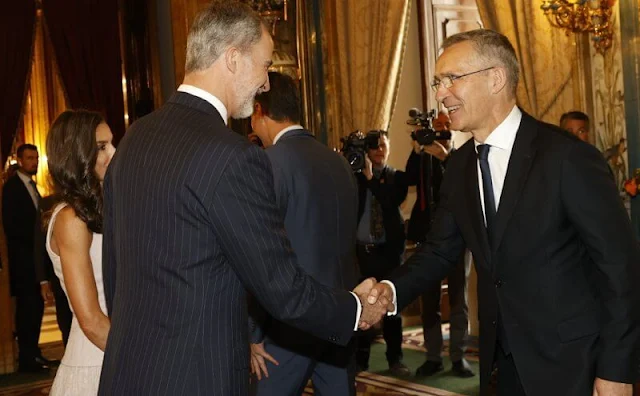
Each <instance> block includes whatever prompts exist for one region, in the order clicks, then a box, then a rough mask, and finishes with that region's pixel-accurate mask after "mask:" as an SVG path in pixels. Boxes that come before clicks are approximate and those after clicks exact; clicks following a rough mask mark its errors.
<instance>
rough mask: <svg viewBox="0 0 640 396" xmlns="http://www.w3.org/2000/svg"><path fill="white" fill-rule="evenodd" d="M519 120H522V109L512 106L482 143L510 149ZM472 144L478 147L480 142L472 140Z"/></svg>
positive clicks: (518, 126)
mask: <svg viewBox="0 0 640 396" xmlns="http://www.w3.org/2000/svg"><path fill="white" fill-rule="evenodd" d="M520 121H522V111H520V109H519V108H518V106H513V109H512V110H511V112H510V113H509V115H508V116H507V118H505V119H504V120H503V121H502V122H501V123H500V125H498V127H497V128H496V129H494V130H493V132H491V133H490V134H489V136H488V137H487V140H485V142H484V143H485V144H488V145H490V146H491V147H497V148H499V149H502V150H507V151H511V149H512V148H513V143H514V142H515V140H516V134H517V133H518V128H520ZM474 144H475V146H476V147H478V145H480V144H482V143H479V142H478V141H477V140H474Z"/></svg>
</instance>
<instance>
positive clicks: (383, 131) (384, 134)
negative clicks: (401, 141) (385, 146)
mask: <svg viewBox="0 0 640 396" xmlns="http://www.w3.org/2000/svg"><path fill="white" fill-rule="evenodd" d="M369 133H377V134H379V135H380V136H384V137H386V138H387V139H388V138H389V131H385V130H384V129H372V130H370V131H369Z"/></svg>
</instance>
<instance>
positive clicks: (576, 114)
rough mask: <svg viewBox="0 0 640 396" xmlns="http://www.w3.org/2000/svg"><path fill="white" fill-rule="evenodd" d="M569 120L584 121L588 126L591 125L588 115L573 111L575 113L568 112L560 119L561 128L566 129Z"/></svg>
mask: <svg viewBox="0 0 640 396" xmlns="http://www.w3.org/2000/svg"><path fill="white" fill-rule="evenodd" d="M569 120H579V121H584V122H586V123H587V124H589V116H588V115H586V114H585V113H583V112H581V111H577V110H573V111H567V112H566V113H564V114H563V115H562V116H561V117H560V127H561V128H564V124H565V122H567V121H569Z"/></svg>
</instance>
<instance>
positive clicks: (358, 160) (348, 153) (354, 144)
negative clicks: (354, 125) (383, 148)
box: [340, 131, 380, 172]
mask: <svg viewBox="0 0 640 396" xmlns="http://www.w3.org/2000/svg"><path fill="white" fill-rule="evenodd" d="M340 141H341V142H342V149H341V150H340V152H342V155H344V157H345V158H346V159H347V162H349V165H351V169H352V170H353V171H354V172H362V169H363V168H364V164H365V158H366V155H367V150H375V149H377V148H378V146H379V145H380V131H370V132H367V134H366V135H365V134H363V133H362V132H360V131H354V132H351V133H350V134H349V135H348V136H347V137H343V138H341V139H340Z"/></svg>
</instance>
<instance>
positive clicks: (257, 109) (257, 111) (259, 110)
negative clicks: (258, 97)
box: [253, 102, 263, 117]
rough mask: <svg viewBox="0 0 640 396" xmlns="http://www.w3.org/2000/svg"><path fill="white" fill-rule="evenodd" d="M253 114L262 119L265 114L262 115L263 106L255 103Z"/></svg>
mask: <svg viewBox="0 0 640 396" xmlns="http://www.w3.org/2000/svg"><path fill="white" fill-rule="evenodd" d="M253 114H255V115H256V116H258V117H262V116H263V113H262V106H260V103H258V102H255V103H254V105H253Z"/></svg>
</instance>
